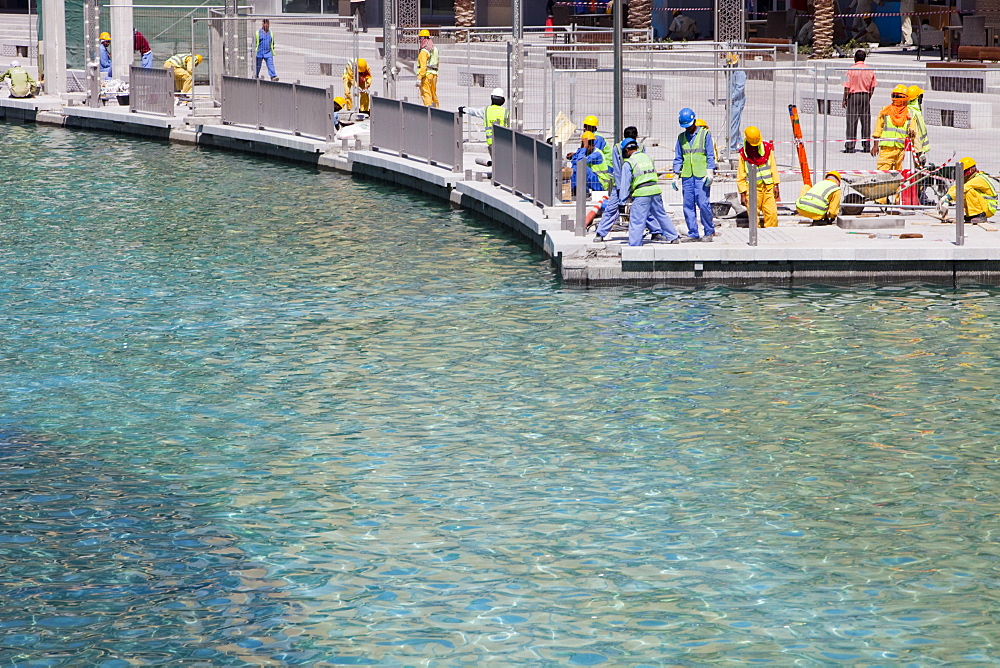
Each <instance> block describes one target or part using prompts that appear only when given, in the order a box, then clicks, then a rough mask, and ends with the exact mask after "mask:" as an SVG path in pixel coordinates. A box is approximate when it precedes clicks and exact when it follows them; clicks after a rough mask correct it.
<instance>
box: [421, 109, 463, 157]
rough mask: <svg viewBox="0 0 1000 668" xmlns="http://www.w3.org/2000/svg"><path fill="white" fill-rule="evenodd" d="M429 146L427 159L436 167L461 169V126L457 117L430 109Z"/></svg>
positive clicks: (452, 113)
mask: <svg viewBox="0 0 1000 668" xmlns="http://www.w3.org/2000/svg"><path fill="white" fill-rule="evenodd" d="M430 121H431V132H430V135H431V137H430V138H431V146H430V149H431V150H430V155H428V156H427V157H428V158H429V159H430V160H431V162H434V163H436V164H438V165H444V166H446V167H451V168H453V169H455V168H461V166H462V126H461V121H460V120H458V115H457V114H456V113H454V112H452V111H445V110H443V109H430Z"/></svg>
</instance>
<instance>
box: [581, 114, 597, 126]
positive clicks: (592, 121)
mask: <svg viewBox="0 0 1000 668" xmlns="http://www.w3.org/2000/svg"><path fill="white" fill-rule="evenodd" d="M583 124H584V125H589V126H590V127H592V128H596V127H597V116H587V117H586V118H585V119H583Z"/></svg>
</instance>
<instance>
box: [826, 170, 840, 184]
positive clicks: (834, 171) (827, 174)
mask: <svg viewBox="0 0 1000 668" xmlns="http://www.w3.org/2000/svg"><path fill="white" fill-rule="evenodd" d="M831 176H836V177H837V180H838V181H843V180H844V179H842V178H840V172H838V171H837V170H836V169H831V170H830V171H828V172H827V173H826V176H824V177H823V178H829V177H831Z"/></svg>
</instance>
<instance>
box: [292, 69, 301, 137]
mask: <svg viewBox="0 0 1000 668" xmlns="http://www.w3.org/2000/svg"><path fill="white" fill-rule="evenodd" d="M292 134H293V135H298V134H300V133H299V87H298V85H297V84H296V83H295V82H294V81H293V82H292Z"/></svg>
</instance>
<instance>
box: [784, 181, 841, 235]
mask: <svg viewBox="0 0 1000 668" xmlns="http://www.w3.org/2000/svg"><path fill="white" fill-rule="evenodd" d="M840 183H841V178H840V172H838V171H830V172H827V173H826V177H825V178H824V179H823V180H822V181H820V182H819V183H817V184H816V185H814V186H813V187H812V188H810V189H809V190H807V191H806V192H805V193H803V195H802V197H800V198H799V199H798V200H796V202H795V211H796V212H797V213H798V214H799V215H800V216H802V217H803V218H808V219H809V220H812V221H814V222H816V223H819V224H821V225H828V224H830V223H832V222H833V221H835V220H836V219H837V216H839V215H840V198H841V196H842V193H841V190H840Z"/></svg>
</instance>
